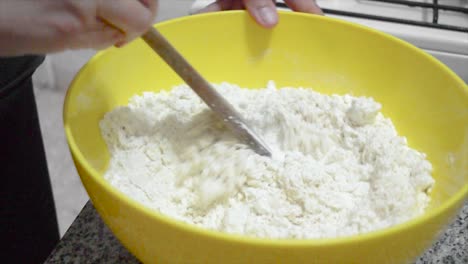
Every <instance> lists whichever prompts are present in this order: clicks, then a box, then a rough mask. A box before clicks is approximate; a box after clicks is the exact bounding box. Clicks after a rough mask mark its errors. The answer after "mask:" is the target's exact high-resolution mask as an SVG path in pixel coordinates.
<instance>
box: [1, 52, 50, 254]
mask: <svg viewBox="0 0 468 264" xmlns="http://www.w3.org/2000/svg"><path fill="white" fill-rule="evenodd" d="M43 60H44V57H39V56H24V57H15V58H0V244H1V249H0V262H2V263H42V262H44V260H45V259H46V258H47V256H48V255H49V254H50V252H51V251H52V249H53V248H54V247H55V245H56V243H57V242H58V240H59V233H58V226H57V217H56V212H55V206H54V200H53V196H52V189H51V185H50V180H49V174H48V170H47V163H46V158H45V153H44V146H43V142H42V136H41V131H40V127H39V120H38V114H37V108H36V102H35V98H34V93H33V88H32V80H31V75H32V74H33V73H34V71H35V70H36V68H37V67H38V66H39V65H40V64H41V63H42V61H43Z"/></svg>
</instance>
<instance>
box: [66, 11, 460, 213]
mask: <svg viewBox="0 0 468 264" xmlns="http://www.w3.org/2000/svg"><path fill="white" fill-rule="evenodd" d="M280 19H281V21H280V23H279V25H278V26H277V27H276V28H274V29H273V30H267V29H263V28H261V27H259V26H257V25H256V24H255V23H253V22H252V20H251V18H250V17H249V16H248V15H247V14H245V13H244V12H225V13H223V14H208V15H198V16H193V17H187V18H181V19H177V20H173V21H170V22H166V23H161V24H159V25H158V26H157V27H158V28H159V30H160V31H161V32H162V33H163V34H164V35H165V36H166V37H167V38H168V39H169V40H170V41H171V43H172V44H173V45H174V46H175V47H176V48H177V49H178V50H179V51H180V52H181V53H182V54H183V55H185V56H186V58H187V59H188V60H189V61H190V62H191V63H192V64H193V65H194V67H195V68H197V69H198V70H199V71H200V72H201V74H202V75H204V76H205V77H206V78H207V79H208V80H209V81H210V82H213V83H220V82H223V81H228V82H231V83H235V84H239V85H240V86H243V87H265V85H266V83H267V81H269V80H274V81H276V83H277V86H278V87H281V86H295V87H300V86H302V87H311V88H314V89H315V90H318V91H320V92H323V93H327V94H332V93H336V94H345V93H350V94H353V95H356V96H361V95H364V96H371V97H373V98H374V99H375V100H377V101H379V102H380V103H382V106H383V109H382V111H383V113H384V115H386V116H387V117H390V118H391V119H392V121H393V122H394V124H395V126H396V128H397V130H398V132H399V133H400V134H401V135H404V136H406V137H407V139H408V142H409V144H410V146H412V147H413V148H416V149H417V150H419V151H422V152H424V153H426V154H427V156H428V159H429V160H430V161H431V162H432V164H433V166H434V178H435V179H436V185H435V188H434V189H433V191H432V202H431V206H430V208H429V209H428V213H430V212H431V211H433V210H436V209H437V208H439V207H440V206H441V205H442V204H445V205H447V203H448V202H449V200H450V199H451V198H453V197H454V195H456V196H457V199H459V200H460V199H462V197H463V196H466V193H467V192H468V184H467V182H468V169H467V166H468V165H467V164H468V89H467V87H466V84H465V83H464V82H463V81H462V80H461V79H460V78H458V77H457V76H456V75H455V74H454V73H452V72H451V71H450V70H448V68H446V67H445V66H444V65H442V64H441V63H439V62H438V61H436V60H435V59H434V58H432V57H431V56H429V55H427V54H426V53H424V52H423V51H421V50H419V49H417V48H415V47H413V46H411V45H409V44H407V43H405V42H402V41H400V40H398V39H396V38H393V37H390V36H388V35H386V34H382V33H379V32H376V31H373V30H370V29H367V28H364V27H360V26H356V25H352V24H350V23H348V22H342V21H338V20H335V19H331V18H324V17H317V16H313V15H305V14H293V13H281V16H280ZM181 83H182V81H181V79H179V78H178V77H177V76H176V75H175V74H174V73H173V72H172V71H171V69H170V68H169V67H168V66H166V65H165V63H164V62H163V61H162V60H161V59H160V58H159V57H158V56H157V55H155V54H154V53H153V51H152V50H151V49H150V48H148V47H147V46H146V45H145V44H144V42H143V41H141V40H137V41H134V42H132V43H131V44H129V45H127V46H126V47H124V48H121V49H116V48H111V49H109V50H106V51H104V52H101V53H99V54H98V55H97V56H96V57H94V58H93V59H92V60H91V61H90V62H89V63H88V64H87V65H86V66H85V67H84V68H83V69H82V71H81V72H80V73H79V74H78V75H77V77H76V78H75V80H74V82H73V83H72V85H71V87H70V90H69V92H68V94H67V98H66V103H65V107H64V121H65V129H66V134H67V138H68V140H69V143H70V148H71V151H72V153H73V155H74V157H75V160H76V162H78V163H79V164H81V165H82V166H83V167H84V168H85V170H86V171H87V173H89V175H90V176H91V177H92V178H93V180H95V181H98V182H100V184H102V185H105V186H107V187H108V188H112V187H110V185H109V184H108V183H106V182H105V180H104V179H103V178H102V174H103V172H104V171H105V169H106V166H107V163H108V161H109V153H108V151H107V148H106V145H105V143H104V141H103V139H102V137H101V134H100V130H99V125H98V124H99V121H100V120H101V119H102V117H103V116H104V114H105V113H106V112H108V111H111V110H112V109H114V108H115V107H117V106H120V105H125V104H127V100H128V99H129V98H130V97H131V96H133V95H135V94H140V93H142V92H143V91H159V90H163V89H164V90H167V89H170V88H171V87H173V86H174V85H178V84H181ZM120 198H121V199H128V198H125V197H124V196H123V194H122V195H120Z"/></svg>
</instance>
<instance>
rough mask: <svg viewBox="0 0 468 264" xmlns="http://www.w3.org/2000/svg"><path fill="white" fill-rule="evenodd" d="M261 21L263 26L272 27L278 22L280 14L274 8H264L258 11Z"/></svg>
mask: <svg viewBox="0 0 468 264" xmlns="http://www.w3.org/2000/svg"><path fill="white" fill-rule="evenodd" d="M258 14H259V15H260V20H261V22H262V24H263V25H265V26H269V27H272V26H274V25H276V23H277V22H278V14H277V13H276V10H275V9H274V8H271V7H268V6H264V7H260V9H258Z"/></svg>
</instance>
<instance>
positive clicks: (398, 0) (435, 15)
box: [276, 0, 468, 33]
mask: <svg viewBox="0 0 468 264" xmlns="http://www.w3.org/2000/svg"><path fill="white" fill-rule="evenodd" d="M367 1H369V2H382V3H389V4H394V5H406V6H409V7H418V8H425V9H432V11H433V12H432V22H424V21H416V20H409V19H402V18H395V17H385V16H378V15H370V14H363V13H357V12H348V11H342V10H335V9H329V8H323V9H322V10H323V11H324V12H325V13H326V14H333V15H340V16H349V17H358V18H364V19H372V20H379V21H386V22H393V23H400V24H407V25H416V26H422V27H429V28H438V29H446V30H452V31H459V32H467V33H468V27H460V26H457V25H447V24H440V23H439V10H445V11H451V12H456V13H462V14H466V15H468V8H464V7H458V6H451V5H442V4H439V1H438V0H432V3H422V2H416V1H409V0H367ZM276 5H277V6H278V7H285V8H287V5H285V4H284V3H276Z"/></svg>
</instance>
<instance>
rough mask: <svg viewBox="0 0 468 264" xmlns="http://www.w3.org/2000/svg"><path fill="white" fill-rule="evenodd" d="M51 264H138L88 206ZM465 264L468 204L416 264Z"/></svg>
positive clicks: (50, 257) (467, 236)
mask: <svg viewBox="0 0 468 264" xmlns="http://www.w3.org/2000/svg"><path fill="white" fill-rule="evenodd" d="M45 263H46V264H50V263H122V264H126V263H140V262H139V261H138V260H137V259H136V258H135V257H134V256H133V255H132V254H131V253H129V252H128V251H127V250H126V249H125V248H124V247H123V246H122V245H121V244H120V242H119V241H118V240H117V239H116V238H115V237H114V235H113V234H112V233H111V231H110V230H109V229H108V228H107V226H106V225H105V224H104V223H103V221H102V220H101V218H100V216H99V215H98V213H97V212H96V210H95V209H94V207H93V205H92V204H91V203H90V202H88V203H87V204H86V205H85V207H84V208H83V210H82V211H81V213H80V214H79V215H78V217H77V218H76V219H75V221H74V222H73V224H72V225H71V227H70V228H69V229H68V231H67V232H66V233H65V235H64V237H63V238H62V240H61V241H60V243H59V244H58V245H57V247H56V248H55V250H54V251H53V252H52V254H51V255H50V256H49V258H48V260H47V261H46V262H45ZM423 263H443V264H446V263H447V264H452V263H453V264H459V263H460V264H462V263H464V264H466V263H468V201H467V202H466V203H465V205H464V206H463V208H462V210H461V211H460V213H459V214H458V216H457V218H456V219H455V220H454V221H453V223H452V224H451V225H450V226H449V227H447V229H446V230H445V232H444V233H443V234H442V235H441V236H440V238H439V240H437V241H436V242H435V243H434V244H433V246H432V247H431V248H430V249H428V250H427V251H426V252H425V253H424V254H423V255H422V256H421V257H420V258H419V259H418V260H417V261H416V264H423Z"/></svg>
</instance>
